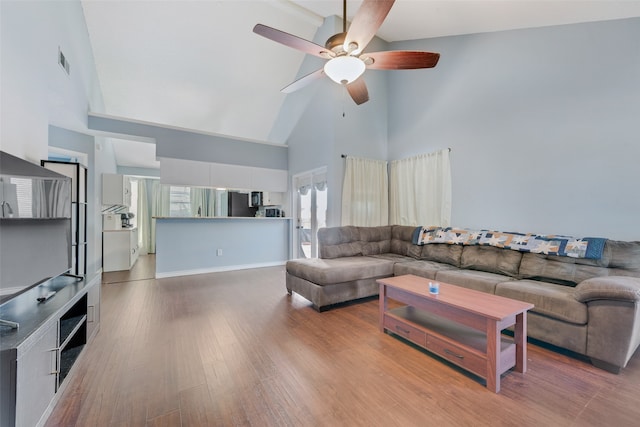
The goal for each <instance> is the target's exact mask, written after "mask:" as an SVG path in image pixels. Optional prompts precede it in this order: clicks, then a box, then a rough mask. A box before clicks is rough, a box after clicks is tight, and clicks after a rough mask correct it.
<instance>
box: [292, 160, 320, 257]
mask: <svg viewBox="0 0 640 427" xmlns="http://www.w3.org/2000/svg"><path fill="white" fill-rule="evenodd" d="M293 184H294V185H293V192H294V194H293V197H292V198H291V199H292V200H293V201H294V205H295V209H294V212H295V217H294V223H295V227H294V232H293V248H294V250H293V256H294V258H317V257H318V229H320V228H323V227H326V226H327V191H328V188H327V168H326V167H323V168H319V169H314V170H312V171H308V172H304V173H301V174H298V175H294V176H293Z"/></svg>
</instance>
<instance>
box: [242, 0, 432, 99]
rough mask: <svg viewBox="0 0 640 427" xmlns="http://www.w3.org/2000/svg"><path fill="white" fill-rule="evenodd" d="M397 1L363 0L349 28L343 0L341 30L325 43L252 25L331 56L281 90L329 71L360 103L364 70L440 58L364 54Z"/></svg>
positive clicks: (256, 30)
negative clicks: (322, 44)
mask: <svg viewBox="0 0 640 427" xmlns="http://www.w3.org/2000/svg"><path fill="white" fill-rule="evenodd" d="M394 2H395V0H364V1H363V2H362V5H361V6H360V9H358V11H357V12H356V15H355V16H354V18H353V21H352V22H351V26H350V27H349V30H348V31H347V0H343V22H342V32H341V33H338V34H334V35H333V36H331V37H329V39H328V40H327V42H326V43H325V45H324V46H320V45H318V44H316V43H313V42H310V41H308V40H305V39H302V38H300V37H297V36H294V35H292V34H289V33H285V32H284V31H280V30H276V29H275V28H271V27H268V26H266V25H262V24H257V25H256V26H255V27H253V32H254V33H256V34H258V35H261V36H263V37H266V38H268V39H270V40H273V41H275V42H278V43H281V44H283V45H285V46H289V47H292V48H294V49H297V50H300V51H302V52H304V53H308V54H310V55H314V56H318V57H320V58H324V59H328V61H327V63H326V64H325V65H324V67H323V68H321V69H319V70H317V71H314V72H313V73H310V74H307V75H306V76H304V77H301V78H300V79H298V80H296V81H294V82H293V83H291V84H290V85H288V86H286V87H285V88H284V89H282V92H284V93H290V92H294V91H296V90H298V89H301V88H303V87H305V86H307V85H308V84H309V83H311V82H313V81H315V80H317V79H319V78H322V77H323V76H324V75H325V74H326V75H327V76H329V78H331V80H333V81H335V82H336V83H338V84H341V85H344V86H345V87H346V88H347V91H348V92H349V95H351V98H352V99H353V100H354V102H355V103H356V104H358V105H360V104H363V103H365V102H367V101H368V100H369V92H368V91H367V85H366V83H365V81H364V79H363V78H362V77H361V76H362V74H363V73H364V71H365V69H367V68H368V69H371V70H412V69H418V68H432V67H435V66H436V64H437V63H438V59H439V58H440V54H439V53H433V52H419V51H408V50H398V51H384V52H367V53H363V50H364V49H365V48H366V47H367V44H369V42H370V41H371V39H372V38H373V37H374V36H375V34H376V32H377V31H378V29H379V28H380V26H381V25H382V22H383V21H384V19H385V18H386V17H387V14H388V13H389V11H390V10H391V6H393V3H394Z"/></svg>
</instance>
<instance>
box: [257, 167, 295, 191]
mask: <svg viewBox="0 0 640 427" xmlns="http://www.w3.org/2000/svg"><path fill="white" fill-rule="evenodd" d="M287 179H288V173H287V171H286V170H280V169H265V168H251V187H249V188H252V189H254V190H258V191H263V192H264V191H275V192H284V191H287Z"/></svg>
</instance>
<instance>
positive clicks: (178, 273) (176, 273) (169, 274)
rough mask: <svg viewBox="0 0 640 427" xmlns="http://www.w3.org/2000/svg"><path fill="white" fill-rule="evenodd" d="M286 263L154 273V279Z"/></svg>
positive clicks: (283, 262) (284, 262)
mask: <svg viewBox="0 0 640 427" xmlns="http://www.w3.org/2000/svg"><path fill="white" fill-rule="evenodd" d="M286 262H287V261H286V260H285V261H278V262H265V263H258V264H241V265H225V266H223V267H211V268H198V269H195V270H179V271H166V272H163V273H156V279H164V278H166V277H177V276H192V275H195V274H207V273H219V272H222V271H234V270H248V269H251V268H264V267H277V266H280V265H285V264H286Z"/></svg>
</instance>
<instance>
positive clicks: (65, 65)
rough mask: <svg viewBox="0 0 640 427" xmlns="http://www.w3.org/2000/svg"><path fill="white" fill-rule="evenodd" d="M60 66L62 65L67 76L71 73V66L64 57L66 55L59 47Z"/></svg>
mask: <svg viewBox="0 0 640 427" xmlns="http://www.w3.org/2000/svg"><path fill="white" fill-rule="evenodd" d="M58 64H60V66H61V67H62V68H63V69H64V71H65V72H66V73H67V74H69V73H70V72H71V64H69V61H67V58H66V57H65V56H64V53H62V50H61V49H60V47H58Z"/></svg>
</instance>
